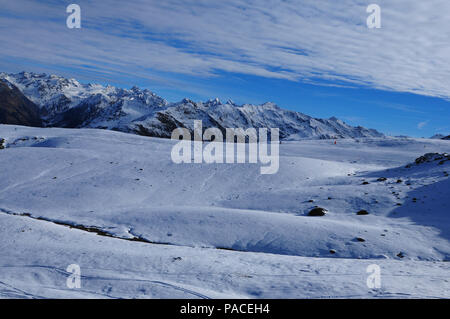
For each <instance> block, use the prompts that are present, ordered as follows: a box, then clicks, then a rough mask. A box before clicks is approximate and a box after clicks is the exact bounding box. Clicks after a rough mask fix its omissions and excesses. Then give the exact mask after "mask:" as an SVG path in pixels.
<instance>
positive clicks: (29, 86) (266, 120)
mask: <svg viewBox="0 0 450 319" xmlns="http://www.w3.org/2000/svg"><path fill="white" fill-rule="evenodd" d="M0 79H4V80H5V81H8V82H9V83H11V84H13V85H15V86H17V87H18V88H19V89H20V90H21V91H22V92H23V94H24V95H25V96H26V97H28V98H29V99H30V100H31V101H33V102H34V103H36V104H37V105H39V106H40V107H41V111H42V115H43V119H44V120H45V121H46V123H47V126H57V127H91V128H108V129H114V130H119V131H123V132H132V133H137V134H141V135H148V136H156V137H170V136H171V133H172V131H173V129H174V128H176V127H187V128H190V129H192V128H193V121H194V120H202V121H203V126H204V128H205V129H206V128H208V127H218V128H220V129H222V130H223V129H224V128H227V127H230V128H237V127H241V128H249V127H254V128H260V127H264V128H270V127H272V128H279V129H280V138H282V139H289V140H297V139H302V138H316V139H330V138H360V137H383V134H381V133H379V132H377V131H376V130H373V129H366V128H363V127H360V126H358V127H352V126H350V125H347V124H345V123H344V122H342V121H341V120H338V119H337V118H335V117H332V118H330V119H315V118H312V117H310V116H308V115H305V114H302V113H299V112H294V111H289V110H285V109H282V108H280V107H278V106H277V105H275V104H273V103H265V104H262V105H250V104H245V105H236V104H235V103H233V102H232V101H228V102H226V103H221V102H220V101H219V100H218V99H215V100H210V101H207V102H198V103H197V102H194V101H191V100H189V99H184V100H182V101H180V102H177V103H170V104H169V103H167V102H166V101H165V100H164V99H162V98H160V97H158V96H157V95H155V94H154V93H152V92H150V91H148V90H140V89H139V88H137V87H133V88H132V89H130V90H126V89H120V88H115V87H112V86H107V87H103V86H101V85H98V84H81V83H79V82H78V81H77V80H75V79H66V78H63V77H60V76H56V75H46V74H36V73H28V72H22V73H17V74H6V73H0Z"/></svg>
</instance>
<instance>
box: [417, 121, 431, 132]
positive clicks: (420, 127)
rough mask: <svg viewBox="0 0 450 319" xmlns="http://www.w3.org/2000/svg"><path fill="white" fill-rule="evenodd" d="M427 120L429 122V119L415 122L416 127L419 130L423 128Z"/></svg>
mask: <svg viewBox="0 0 450 319" xmlns="http://www.w3.org/2000/svg"><path fill="white" fill-rule="evenodd" d="M428 122H429V121H423V122H419V123H418V124H417V128H418V129H419V130H421V129H423V128H424V127H425V126H427V124H428Z"/></svg>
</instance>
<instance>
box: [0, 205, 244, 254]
mask: <svg viewBox="0 0 450 319" xmlns="http://www.w3.org/2000/svg"><path fill="white" fill-rule="evenodd" d="M0 213H3V214H5V215H9V216H19V217H26V218H30V219H34V220H38V221H44V222H48V223H52V224H55V225H59V226H64V227H67V228H70V229H72V228H74V229H78V230H82V231H85V232H88V233H94V234H96V235H99V236H104V237H109V238H114V239H121V240H126V241H133V242H140V243H145V244H152V245H165V246H176V247H191V248H194V247H193V246H187V245H179V244H173V243H168V242H156V241H151V240H148V239H146V238H144V237H142V236H139V235H136V234H134V233H133V231H132V229H129V230H128V233H129V234H130V236H132V237H122V236H117V235H115V234H113V233H111V232H108V231H105V230H103V229H101V228H100V227H96V226H85V225H81V224H75V223H70V222H64V221H59V220H52V219H49V218H45V217H42V216H40V217H35V216H33V215H31V214H30V213H16V212H13V211H10V210H7V209H4V208H0ZM200 248H206V249H218V250H229V251H238V252H248V251H246V250H237V249H234V248H227V247H200Z"/></svg>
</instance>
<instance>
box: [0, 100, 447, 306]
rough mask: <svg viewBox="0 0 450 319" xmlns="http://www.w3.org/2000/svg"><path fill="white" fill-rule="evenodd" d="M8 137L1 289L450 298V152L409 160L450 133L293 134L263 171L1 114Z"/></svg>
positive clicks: (0, 188) (143, 140)
mask: <svg viewBox="0 0 450 319" xmlns="http://www.w3.org/2000/svg"><path fill="white" fill-rule="evenodd" d="M200 107H206V106H200ZM208 107H213V108H214V107H215V106H213V105H210V106H208ZM270 107H273V106H270ZM244 108H245V109H246V110H247V111H248V112H250V111H251V110H252V107H244ZM169 109H170V108H169ZM171 110H172V111H173V112H175V110H176V107H175V108H173V107H172V109H171ZM173 114H176V113H173ZM1 138H3V139H4V142H3V145H4V147H5V148H4V149H0V160H1V162H2V164H3V165H2V175H1V176H2V178H1V179H0V229H1V231H0V245H1V247H0V268H1V271H0V296H2V297H11V296H14V297H108V298H109V297H172V298H174V297H200V298H208V297H211V298H218V297H222V298H228V297H231V298H232V297H241V298H246V297H262V298H298V297H306V298H308V297H330V296H331V297H445V298H450V282H449V277H450V276H449V275H450V266H449V265H448V260H449V259H450V242H449V240H450V232H449V230H450V215H449V213H450V204H449V202H448V198H449V195H450V187H449V186H450V180H449V177H448V172H449V171H450V161H449V160H447V157H446V156H442V155H437V156H431V155H430V156H429V157H428V158H425V159H424V160H420V161H418V163H416V162H415V159H416V158H418V157H419V156H421V155H423V154H425V153H433V152H436V153H445V152H447V153H450V143H449V142H448V141H445V140H430V139H399V138H377V139H365V138H364V139H342V140H339V141H338V143H337V144H336V145H334V143H333V141H329V140H304V141H288V142H285V143H283V144H281V145H280V169H279V172H278V173H277V174H275V175H261V174H260V170H259V168H260V167H259V164H174V163H173V162H172V161H171V157H170V153H171V148H172V146H173V145H174V143H175V141H171V140H167V139H157V138H149V137H143V136H136V135H132V134H124V133H120V132H114V131H105V130H96V129H77V130H70V129H61V128H27V127H20V126H10V125H0V139H1ZM436 158H437V160H435V159H436ZM315 206H319V207H322V208H324V209H326V210H327V213H326V215H325V216H320V217H313V216H308V212H309V211H310V210H311V209H312V208H314V207H315ZM361 210H366V211H367V212H368V215H358V214H357V212H359V211H361ZM69 264H78V265H80V267H81V271H82V275H83V277H82V288H81V289H69V288H67V286H66V278H67V276H68V273H67V272H66V267H67V266H68V265H69ZM370 264H377V265H379V266H380V267H381V280H382V286H381V288H378V289H371V288H368V287H367V285H366V279H367V276H368V274H367V273H366V267H367V266H368V265H370Z"/></svg>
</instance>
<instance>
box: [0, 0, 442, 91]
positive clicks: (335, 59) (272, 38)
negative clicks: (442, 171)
mask: <svg viewBox="0 0 450 319" xmlns="http://www.w3.org/2000/svg"><path fill="white" fill-rule="evenodd" d="M0 2H1V6H2V8H3V10H2V13H1V14H0V41H1V43H2V49H1V51H0V59H1V58H3V59H11V58H15V59H26V60H29V61H33V62H35V63H37V64H43V65H46V66H47V67H49V68H50V69H52V68H54V69H58V68H59V67H61V66H65V67H70V68H72V69H76V70H79V71H80V72H84V73H86V72H91V73H92V74H98V75H101V76H103V77H117V76H121V75H127V76H139V77H142V78H148V79H151V80H154V81H168V77H167V76H165V75H164V74H184V75H188V76H196V77H203V78H204V77H214V76H218V75H220V74H221V73H222V72H232V73H240V74H250V75H256V76H261V77H267V78H278V79H287V80H291V81H304V82H307V83H319V84H327V85H346V86H347V85H350V86H361V85H363V86H368V87H372V88H377V89H384V90H392V91H399V92H411V93H417V94H422V95H429V96H437V97H443V98H450V77H449V76H448V74H450V63H449V56H450V44H449V43H450V42H449V40H450V20H449V19H448V18H447V16H446V12H450V2H449V1H447V0H432V1H421V2H418V1H415V2H412V1H406V0H398V1H395V2H394V1H386V0H380V1H378V4H379V5H380V6H381V10H382V28H381V29H368V28H367V27H366V25H365V21H366V18H367V13H366V7H367V5H368V4H369V3H370V1H361V0H341V1H331V0H323V1H316V0H302V1H291V0H287V1H274V0H267V1H255V0H250V1H249V0H245V1H244V0H229V1H213V0H208V1H203V0H165V1H132V2H131V1H128V2H125V1H115V0H109V1H95V2H94V1H76V3H78V4H79V5H80V6H81V9H82V29H80V30H70V29H68V28H66V25H65V19H66V16H67V14H66V13H65V7H66V5H67V4H68V3H66V2H64V1H63V2H61V1H44V2H41V1H40V2H39V3H38V2H36V1H28V0H17V1H14V2H12V1H5V0H0ZM0 66H1V63H0Z"/></svg>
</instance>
